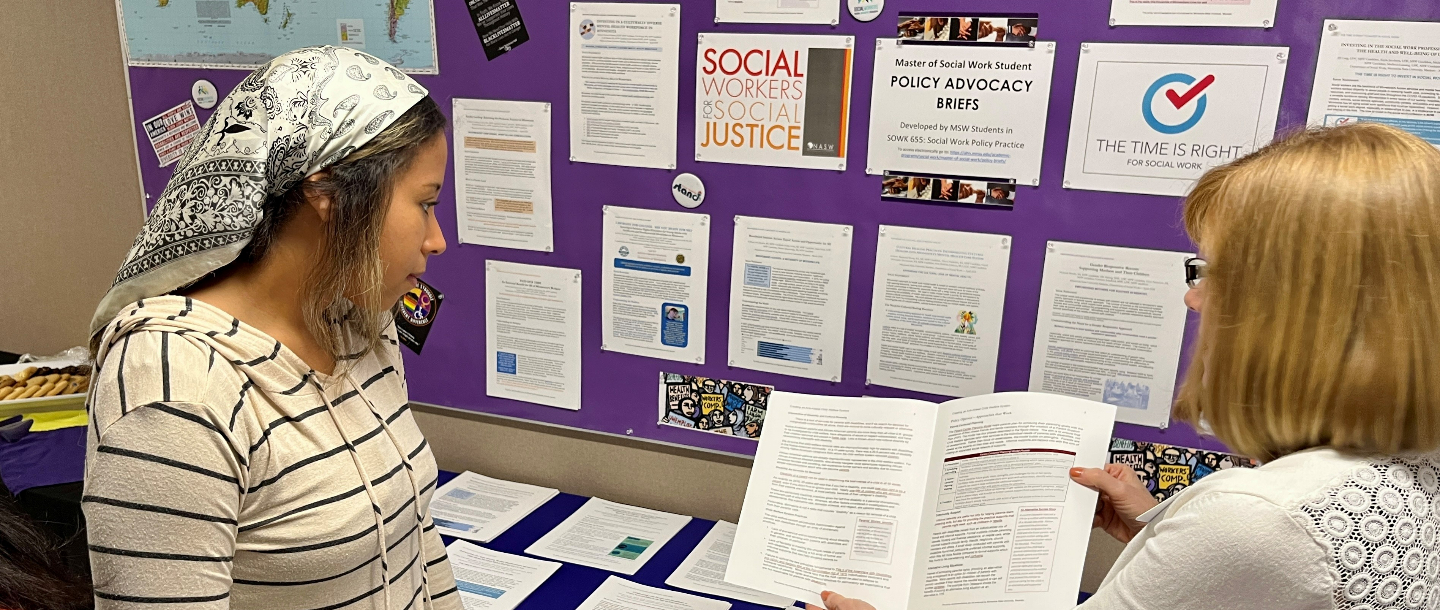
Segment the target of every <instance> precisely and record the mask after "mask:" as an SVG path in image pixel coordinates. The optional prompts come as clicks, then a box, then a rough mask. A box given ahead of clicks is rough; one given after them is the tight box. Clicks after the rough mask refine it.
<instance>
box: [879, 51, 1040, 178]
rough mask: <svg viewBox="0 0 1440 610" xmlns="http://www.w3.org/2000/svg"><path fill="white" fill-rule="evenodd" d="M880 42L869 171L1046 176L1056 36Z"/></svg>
mask: <svg viewBox="0 0 1440 610" xmlns="http://www.w3.org/2000/svg"><path fill="white" fill-rule="evenodd" d="M875 43H876V44H875V78H874V80H873V82H872V85H871V86H872V88H871V90H870V91H871V92H870V147H869V158H868V159H867V160H866V162H865V173H867V174H879V173H884V172H887V171H892V172H901V173H920V174H939V175H948V176H984V177H988V178H1007V179H1012V180H1015V181H1017V182H1019V183H1020V184H1029V185H1032V186H1033V185H1038V184H1040V159H1041V156H1042V153H1043V152H1044V143H1045V114H1046V112H1047V111H1048V110H1049V108H1050V75H1051V72H1052V70H1053V68H1054V66H1055V43H1054V42H1038V43H1036V44H1035V46H1033V47H985V46H969V45H967V46H951V45H915V44H902V43H901V42H900V41H898V40H893V39H892V40H886V39H879V40H876V41H875Z"/></svg>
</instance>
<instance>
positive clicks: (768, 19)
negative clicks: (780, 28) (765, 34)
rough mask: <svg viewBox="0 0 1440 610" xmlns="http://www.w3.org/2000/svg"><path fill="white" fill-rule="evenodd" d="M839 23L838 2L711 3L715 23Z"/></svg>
mask: <svg viewBox="0 0 1440 610" xmlns="http://www.w3.org/2000/svg"><path fill="white" fill-rule="evenodd" d="M839 22H840V0H715V23H828V24H830V25H835V24H837V23H839Z"/></svg>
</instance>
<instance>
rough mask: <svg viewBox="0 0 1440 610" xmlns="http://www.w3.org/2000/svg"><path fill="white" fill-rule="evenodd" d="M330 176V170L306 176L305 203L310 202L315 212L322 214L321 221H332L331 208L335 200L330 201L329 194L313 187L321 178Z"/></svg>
mask: <svg viewBox="0 0 1440 610" xmlns="http://www.w3.org/2000/svg"><path fill="white" fill-rule="evenodd" d="M329 177H330V171H329V170H324V171H318V172H315V173H313V174H310V175H309V176H306V177H305V187H306V188H305V203H307V204H309V205H310V207H311V208H312V209H314V210H315V213H316V214H317V215H319V216H320V222H330V210H331V209H332V203H333V202H331V201H330V197H329V196H328V195H324V194H321V193H319V192H317V191H319V190H320V189H316V188H312V187H314V186H315V185H316V184H317V183H319V182H320V181H321V180H325V179H328V178H329Z"/></svg>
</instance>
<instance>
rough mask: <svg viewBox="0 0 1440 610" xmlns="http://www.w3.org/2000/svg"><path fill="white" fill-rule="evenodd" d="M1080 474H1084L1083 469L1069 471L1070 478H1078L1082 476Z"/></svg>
mask: <svg viewBox="0 0 1440 610" xmlns="http://www.w3.org/2000/svg"><path fill="white" fill-rule="evenodd" d="M1082 474H1085V469H1084V468H1071V469H1070V476H1072V477H1078V476H1080V475H1082Z"/></svg>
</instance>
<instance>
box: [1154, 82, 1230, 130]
mask: <svg viewBox="0 0 1440 610" xmlns="http://www.w3.org/2000/svg"><path fill="white" fill-rule="evenodd" d="M1213 82H1215V77H1214V76H1213V75H1207V76H1206V77H1205V78H1202V79H1200V80H1199V84H1196V79H1195V77H1193V76H1190V75H1189V74H1184V73H1180V72H1176V73H1174V74H1166V75H1165V76H1162V77H1160V78H1158V79H1156V80H1155V82H1153V83H1151V84H1150V88H1149V89H1146V90H1145V97H1144V98H1142V99H1141V102H1140V113H1141V115H1142V116H1144V117H1145V123H1146V124H1148V125H1150V128H1151V129H1154V130H1155V131H1158V132H1160V133H1163V134H1167V135H1175V134H1177V133H1183V132H1185V131H1187V130H1189V129H1190V128H1191V127H1194V126H1195V124H1196V123H1199V122H1200V117H1203V116H1205V103H1206V97H1207V96H1206V95H1205V94H1204V91H1205V89H1206V88H1208V87H1209V86H1210V84H1211V83H1213ZM1173 83H1180V84H1182V85H1194V86H1193V87H1190V88H1189V89H1188V90H1186V91H1183V92H1177V91H1176V90H1174V89H1167V90H1165V99H1166V102H1167V103H1169V104H1170V105H1172V106H1174V107H1175V109H1176V110H1179V109H1181V108H1184V107H1185V106H1186V105H1190V102H1191V101H1193V102H1194V104H1193V109H1192V110H1191V112H1190V118H1188V119H1185V120H1184V121H1181V122H1180V123H1177V124H1174V125H1171V124H1168V123H1162V122H1160V119H1157V118H1155V111H1154V110H1153V106H1154V105H1155V96H1156V95H1157V94H1159V93H1160V91H1161V90H1162V89H1165V85H1169V84H1173Z"/></svg>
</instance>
